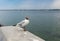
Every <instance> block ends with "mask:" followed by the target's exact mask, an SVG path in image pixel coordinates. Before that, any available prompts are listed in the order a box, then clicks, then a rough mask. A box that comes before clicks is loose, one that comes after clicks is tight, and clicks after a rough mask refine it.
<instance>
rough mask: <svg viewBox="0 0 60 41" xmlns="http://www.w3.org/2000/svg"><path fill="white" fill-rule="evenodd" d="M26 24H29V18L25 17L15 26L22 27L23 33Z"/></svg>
mask: <svg viewBox="0 0 60 41" xmlns="http://www.w3.org/2000/svg"><path fill="white" fill-rule="evenodd" d="M28 24H29V17H25V19H24V20H22V21H21V22H19V23H18V24H17V25H16V26H19V27H22V28H23V29H24V31H26V29H25V26H27V25H28Z"/></svg>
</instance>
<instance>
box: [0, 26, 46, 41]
mask: <svg viewBox="0 0 60 41" xmlns="http://www.w3.org/2000/svg"><path fill="white" fill-rule="evenodd" d="M0 30H1V31H2V32H3V35H4V37H5V40H6V41H45V40H43V39H41V38H39V37H37V36H35V35H34V34H32V33H30V32H28V31H23V29H22V28H20V27H15V26H5V27H0ZM3 35H2V36H3ZM4 37H3V38H4ZM1 39H2V38H1ZM1 39H0V40H1Z"/></svg>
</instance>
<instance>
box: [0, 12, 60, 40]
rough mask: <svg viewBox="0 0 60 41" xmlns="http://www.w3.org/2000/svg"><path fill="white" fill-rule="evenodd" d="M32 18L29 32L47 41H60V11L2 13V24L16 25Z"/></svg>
mask: <svg viewBox="0 0 60 41" xmlns="http://www.w3.org/2000/svg"><path fill="white" fill-rule="evenodd" d="M25 16H29V17H30V24H29V25H28V26H27V27H26V29H27V30H29V31H30V32H32V33H34V34H35V35H37V36H39V37H41V38H43V39H45V40H46V41H60V11H0V24H3V25H14V24H17V23H18V22H20V21H21V20H23V19H24V17H25Z"/></svg>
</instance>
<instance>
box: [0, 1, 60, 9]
mask: <svg viewBox="0 0 60 41" xmlns="http://www.w3.org/2000/svg"><path fill="white" fill-rule="evenodd" d="M0 9H60V0H0Z"/></svg>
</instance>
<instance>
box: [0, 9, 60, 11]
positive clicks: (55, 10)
mask: <svg viewBox="0 0 60 41" xmlns="http://www.w3.org/2000/svg"><path fill="white" fill-rule="evenodd" d="M0 11H60V9H8V10H7V9H4V10H0Z"/></svg>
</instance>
